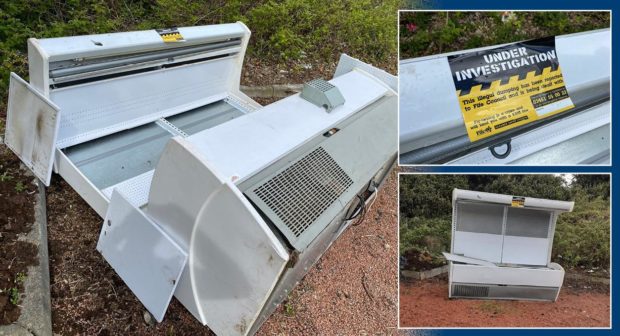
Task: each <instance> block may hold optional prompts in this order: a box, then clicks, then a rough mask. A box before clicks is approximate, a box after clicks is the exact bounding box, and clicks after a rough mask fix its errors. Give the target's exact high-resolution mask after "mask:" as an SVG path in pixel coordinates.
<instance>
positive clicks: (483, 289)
mask: <svg viewBox="0 0 620 336" xmlns="http://www.w3.org/2000/svg"><path fill="white" fill-rule="evenodd" d="M452 295H453V296H463V297H488V296H489V287H487V286H471V285H453V287H452Z"/></svg>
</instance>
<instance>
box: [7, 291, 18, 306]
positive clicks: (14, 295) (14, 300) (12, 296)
mask: <svg viewBox="0 0 620 336" xmlns="http://www.w3.org/2000/svg"><path fill="white" fill-rule="evenodd" d="M8 292H9V302H11V304H12V305H15V306H17V304H18V303H19V290H18V289H17V287H11V288H9V290H8Z"/></svg>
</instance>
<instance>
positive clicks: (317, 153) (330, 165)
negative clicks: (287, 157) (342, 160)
mask: <svg viewBox="0 0 620 336" xmlns="http://www.w3.org/2000/svg"><path fill="white" fill-rule="evenodd" d="M351 184H353V181H352V180H351V178H350V177H349V176H348V175H347V174H346V173H345V172H344V171H343V170H342V168H341V167H340V166H339V165H338V163H336V161H334V159H333V158H332V157H331V156H330V155H329V154H328V153H327V152H326V151H325V150H324V149H323V148H322V147H319V148H317V149H315V150H314V151H312V152H311V153H310V154H308V155H306V156H305V157H304V158H302V159H301V160H299V161H297V162H296V163H294V164H293V165H291V166H290V167H288V168H286V169H285V170H284V171H282V172H280V173H279V174H278V175H276V176H274V177H273V178H271V179H270V180H269V181H267V182H265V183H263V184H262V185H261V186H259V187H258V188H256V189H255V190H254V193H255V194H256V195H257V196H258V197H259V198H260V199H261V200H262V201H263V202H264V203H265V204H266V205H267V206H268V207H269V208H271V210H273V212H274V213H275V214H276V215H277V216H278V217H279V218H280V220H281V221H282V222H283V223H284V224H285V225H286V226H287V227H288V228H289V229H290V230H291V232H292V233H293V234H294V235H295V237H299V236H300V235H301V234H302V233H303V232H304V231H305V230H306V229H307V228H308V227H309V226H310V225H311V224H312V223H313V222H314V221H315V220H316V219H317V218H318V217H319V216H320V215H321V214H322V213H323V212H324V211H325V210H326V209H327V208H328V207H329V206H330V205H331V204H332V203H334V202H335V201H336V200H337V199H338V197H340V195H342V193H344V192H345V191H346V190H347V188H349V186H351Z"/></svg>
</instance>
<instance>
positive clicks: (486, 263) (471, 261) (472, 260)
mask: <svg viewBox="0 0 620 336" xmlns="http://www.w3.org/2000/svg"><path fill="white" fill-rule="evenodd" d="M442 254H443V256H444V258H446V260H448V261H453V262H460V263H466V264H471V265H481V266H489V267H496V265H495V264H494V263H492V262H489V261H486V260H481V259H476V258H468V257H464V256H460V255H456V254H452V253H446V252H442Z"/></svg>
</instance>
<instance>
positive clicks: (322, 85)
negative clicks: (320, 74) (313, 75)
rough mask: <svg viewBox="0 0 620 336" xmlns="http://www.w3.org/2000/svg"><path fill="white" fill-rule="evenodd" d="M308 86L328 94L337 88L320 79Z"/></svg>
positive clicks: (309, 83) (314, 80) (310, 82)
mask: <svg viewBox="0 0 620 336" xmlns="http://www.w3.org/2000/svg"><path fill="white" fill-rule="evenodd" d="M306 84H307V85H309V86H312V87H314V88H316V89H317V90H319V91H321V92H327V91H329V90H331V89H333V88H335V86H333V85H332V84H331V83H329V82H327V81H325V80H324V79H320V78H319V79H313V80H311V81H309V82H308V83H306Z"/></svg>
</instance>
